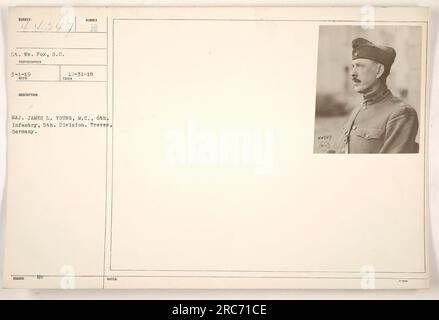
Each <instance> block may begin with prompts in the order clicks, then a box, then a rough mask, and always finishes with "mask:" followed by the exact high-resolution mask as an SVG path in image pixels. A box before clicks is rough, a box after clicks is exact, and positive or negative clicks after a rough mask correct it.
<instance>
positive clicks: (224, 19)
mask: <svg viewBox="0 0 439 320" xmlns="http://www.w3.org/2000/svg"><path fill="white" fill-rule="evenodd" d="M113 20H114V21H117V20H125V21H127V20H138V21H141V20H145V21H244V22H245V21H249V22H251V21H253V22H358V23H365V21H363V20H336V19H323V20H318V19H316V20H311V19H227V18H217V19H216V18H212V19H209V18H194V19H191V18H168V19H166V18H150V19H142V18H115V19H113ZM373 22H374V23H375V22H389V23H427V21H425V20H424V21H423V20H415V21H407V20H405V21H388V20H373ZM366 23H367V22H366Z"/></svg>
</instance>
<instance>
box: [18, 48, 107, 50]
mask: <svg viewBox="0 0 439 320" xmlns="http://www.w3.org/2000/svg"><path fill="white" fill-rule="evenodd" d="M16 49H29V50H32V49H48V50H50V49H57V50H107V48H55V47H53V48H52V47H16Z"/></svg>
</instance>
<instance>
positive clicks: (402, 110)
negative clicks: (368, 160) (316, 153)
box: [335, 86, 419, 153]
mask: <svg viewBox="0 0 439 320" xmlns="http://www.w3.org/2000/svg"><path fill="white" fill-rule="evenodd" d="M418 126H419V124H418V116H417V114H416V111H415V109H413V108H412V107H411V106H410V105H408V104H406V103H404V102H403V101H402V100H401V99H399V98H397V97H395V96H393V95H392V93H391V92H390V90H389V89H387V87H386V86H382V88H380V89H379V90H378V91H377V92H374V93H373V94H372V95H369V96H365V97H364V101H363V103H362V105H360V106H358V107H357V108H355V109H354V110H353V111H352V113H351V115H350V117H349V119H348V121H347V122H346V124H345V126H344V127H343V131H342V132H341V134H340V138H339V139H338V143H337V144H336V146H335V152H336V153H416V152H418V150H417V149H418V144H417V143H416V142H415V138H416V134H417V132H418Z"/></svg>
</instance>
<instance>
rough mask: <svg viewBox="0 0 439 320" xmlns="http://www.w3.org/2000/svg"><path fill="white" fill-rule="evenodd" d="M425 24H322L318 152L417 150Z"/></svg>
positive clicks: (318, 100)
mask: <svg viewBox="0 0 439 320" xmlns="http://www.w3.org/2000/svg"><path fill="white" fill-rule="evenodd" d="M421 34H422V33H421V27H419V26H401V25H379V26H320V30H319V52H318V65H317V90H316V110H315V111H316V112H315V127H314V129H315V131H314V153H360V154H368V153H418V152H419V121H420V120H419V119H420V114H419V111H420V103H421V100H420V99H421V62H422V52H421V51H422V38H421Z"/></svg>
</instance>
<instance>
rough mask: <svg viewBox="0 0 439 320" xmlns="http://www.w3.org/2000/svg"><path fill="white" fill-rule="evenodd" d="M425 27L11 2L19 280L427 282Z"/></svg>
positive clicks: (283, 13)
mask: <svg viewBox="0 0 439 320" xmlns="http://www.w3.org/2000/svg"><path fill="white" fill-rule="evenodd" d="M428 18H429V12H428V9H427V8H420V7H419V8H373V7H363V8H280V7H278V8H270V7H259V8H258V7H255V8H251V7H248V8H189V7H186V8H108V7H106V8H104V7H101V8H98V7H96V8H93V7H62V8H60V7H13V8H10V11H9V27H8V29H9V38H8V45H9V49H8V53H9V57H8V78H9V88H8V164H7V221H6V223H7V230H6V250H5V251H6V253H5V261H6V262H5V272H4V284H5V286H6V287H8V288H105V289H107V288H356V289H372V288H377V289H382V288H392V289H413V288H424V287H428V285H429V271H428V244H427V242H426V238H427V235H426V224H427V212H426V206H425V203H426V202H425V198H426V175H427V172H426V166H425V161H426V152H427V150H426V148H425V146H426V144H425V141H426V128H427V126H426V119H427V116H426V114H427V113H426V112H427V108H426V99H427V94H428V92H427V90H426V88H427V79H428V77H427V42H428V41H427V40H428ZM389 48H390V49H389ZM395 53H396V57H395ZM374 72H375V73H374ZM386 72H387V73H389V74H388V75H387V74H386ZM383 73H384V76H383ZM371 75H372V76H371ZM386 77H387V78H386ZM377 79H378V80H379V81H378V80H377ZM383 79H384V80H383ZM386 110H387V111H386ZM384 111H385V112H387V113H385V114H384V113H383V112H384Z"/></svg>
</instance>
